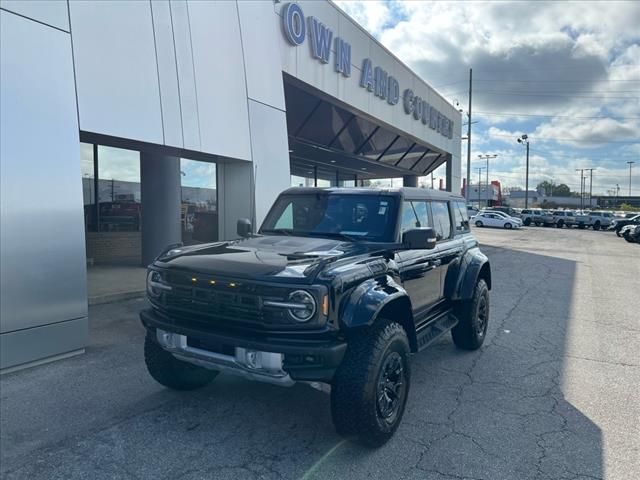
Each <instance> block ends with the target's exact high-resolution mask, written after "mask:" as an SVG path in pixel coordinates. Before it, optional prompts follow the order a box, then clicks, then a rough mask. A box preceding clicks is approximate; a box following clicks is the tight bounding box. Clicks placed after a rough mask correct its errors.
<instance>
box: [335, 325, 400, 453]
mask: <svg viewBox="0 0 640 480" xmlns="http://www.w3.org/2000/svg"><path fill="white" fill-rule="evenodd" d="M409 353H410V348H409V340H408V338H407V334H406V332H405V330H404V328H402V326H401V325H400V324H398V323H397V322H394V321H393V320H389V319H380V320H379V321H378V322H376V323H375V324H374V325H373V326H372V327H371V328H369V329H368V330H366V331H360V332H357V333H355V334H354V335H353V336H351V338H350V339H349V347H348V348H347V352H346V354H345V357H344V359H343V361H342V364H341V365H340V367H339V368H338V370H337V371H336V373H335V375H334V378H333V382H332V387H331V416H332V418H333V424H334V426H335V428H336V431H337V432H338V433H339V434H340V435H342V436H344V437H347V438H351V439H354V440H356V441H358V442H360V443H362V444H364V445H366V446H368V447H380V446H382V445H384V444H385V443H386V442H387V441H388V440H389V439H390V438H391V437H392V436H393V434H394V433H395V431H396V429H397V428H398V425H399V424H400V422H401V420H402V415H403V413H404V409H405V405H406V403H407V398H408V396H409V387H410V379H411V374H410V373H411V372H410V362H409ZM398 360H399V363H400V364H401V366H402V370H401V372H400V374H399V376H400V381H401V382H402V386H401V388H398V389H397V391H396V390H393V391H394V392H396V393H399V395H397V396H396V397H395V398H396V399H397V400H396V402H397V404H396V406H397V411H396V413H395V414H394V415H392V416H391V417H389V421H388V420H386V419H385V418H384V417H383V415H382V412H381V407H380V402H381V400H379V398H380V399H385V398H386V399H389V398H390V396H389V395H388V393H391V392H389V391H388V390H386V389H384V388H383V387H382V386H383V385H384V386H385V387H386V386H387V385H388V384H387V383H384V382H383V383H380V382H381V381H383V380H384V377H385V373H386V370H385V371H383V370H382V369H383V367H387V366H388V362H390V361H396V362H398ZM381 391H382V392H384V395H385V396H384V397H383V396H382V395H379V393H380V392H381Z"/></svg>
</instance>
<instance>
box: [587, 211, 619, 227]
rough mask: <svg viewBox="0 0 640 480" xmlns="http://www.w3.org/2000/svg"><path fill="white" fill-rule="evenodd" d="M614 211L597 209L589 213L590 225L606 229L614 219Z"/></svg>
mask: <svg viewBox="0 0 640 480" xmlns="http://www.w3.org/2000/svg"><path fill="white" fill-rule="evenodd" d="M613 218H614V217H613V213H611V212H602V211H595V212H591V213H589V226H590V227H591V228H593V229H594V230H600V229H601V228H602V229H606V228H607V227H608V226H609V225H611V222H612V221H613Z"/></svg>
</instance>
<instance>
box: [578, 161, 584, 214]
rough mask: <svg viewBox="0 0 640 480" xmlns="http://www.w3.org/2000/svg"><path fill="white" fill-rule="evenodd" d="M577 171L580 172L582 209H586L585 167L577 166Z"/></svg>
mask: <svg viewBox="0 0 640 480" xmlns="http://www.w3.org/2000/svg"><path fill="white" fill-rule="evenodd" d="M576 172H580V210H583V209H584V187H583V185H584V177H583V176H584V168H576Z"/></svg>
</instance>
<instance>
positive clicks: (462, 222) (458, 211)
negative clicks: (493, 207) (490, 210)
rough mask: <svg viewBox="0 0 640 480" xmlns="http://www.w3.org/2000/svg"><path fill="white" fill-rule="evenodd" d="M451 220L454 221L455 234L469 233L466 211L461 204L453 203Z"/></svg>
mask: <svg viewBox="0 0 640 480" xmlns="http://www.w3.org/2000/svg"><path fill="white" fill-rule="evenodd" d="M451 207H452V208H453V218H454V219H455V227H456V233H464V232H468V231H469V216H468V215H467V209H466V208H465V205H464V203H462V202H453V203H452V204H451Z"/></svg>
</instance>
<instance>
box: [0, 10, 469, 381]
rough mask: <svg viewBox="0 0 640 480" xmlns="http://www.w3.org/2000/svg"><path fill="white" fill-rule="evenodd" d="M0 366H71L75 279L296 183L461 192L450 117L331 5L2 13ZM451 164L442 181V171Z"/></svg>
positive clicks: (221, 235) (192, 235)
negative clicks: (422, 186) (379, 183)
mask: <svg viewBox="0 0 640 480" xmlns="http://www.w3.org/2000/svg"><path fill="white" fill-rule="evenodd" d="M0 19H1V26H0V34H1V52H0V62H1V68H0V74H1V82H0V90H1V98H0V109H1V118H0V127H1V138H0V145H1V157H0V160H1V182H2V183H1V209H2V225H1V243H0V248H1V282H2V284H1V292H2V294H1V295H2V298H1V321H0V369H2V370H4V371H7V370H8V369H13V368H16V367H20V366H25V365H30V364H33V363H34V362H41V361H47V360H52V359H56V358H62V357H64V356H68V355H72V354H75V353H79V352H82V351H83V349H84V347H85V346H86V344H87V336H88V333H87V332H88V306H87V305H88V303H87V271H88V270H90V269H92V268H96V267H97V266H100V265H136V266H143V265H146V264H148V263H149V262H151V261H152V260H153V258H154V257H155V256H156V255H157V254H158V253H159V251H160V250H161V249H163V248H164V247H165V246H166V245H169V244H173V243H177V242H185V243H197V242H207V241H216V240H225V239H232V238H235V236H236V221H237V219H239V218H249V219H251V221H252V223H253V225H259V224H260V223H261V221H262V219H263V218H264V216H265V214H266V213H267V210H268V208H269V206H270V204H271V203H272V201H273V200H274V198H275V197H276V195H277V194H278V193H279V192H280V191H282V190H283V189H285V188H287V187H289V186H291V185H319V186H323V185H327V186H329V185H331V186H336V185H337V186H353V185H358V186H359V185H362V184H363V183H364V182H366V181H368V180H371V179H379V178H402V179H403V183H404V184H405V185H410V186H413V185H416V183H417V179H418V177H420V176H424V175H428V174H429V173H431V172H433V171H434V170H435V169H436V168H438V167H442V168H443V169H445V170H446V181H445V188H447V189H449V190H458V189H459V188H460V170H461V169H460V140H461V139H460V131H461V116H460V113H459V112H458V111H457V110H456V109H455V108H454V107H453V106H452V105H451V104H450V103H449V102H447V101H446V100H445V99H444V98H443V97H442V96H440V95H439V94H438V93H437V92H436V91H435V90H434V89H433V88H431V87H430V86H429V85H427V84H426V83H425V82H424V81H423V80H422V79H421V78H420V77H418V76H417V75H416V74H415V73H413V72H412V71H411V70H410V69H409V68H408V67H407V66H405V65H404V64H403V63H402V62H400V61H399V60H398V59H397V58H396V57H395V56H394V55H393V54H392V53H391V52H389V51H388V50H387V49H385V48H384V47H383V46H382V45H381V44H380V43H378V42H377V41H376V40H375V39H374V38H373V37H372V36H371V35H369V34H368V33H367V32H366V31H365V30H364V29H362V28H361V27H360V26H359V25H358V24H357V23H355V22H354V21H353V20H352V19H351V18H349V17H348V16H347V15H346V14H345V13H344V12H342V11H341V10H340V9H339V8H338V7H337V6H335V5H334V4H332V3H330V2H325V1H300V2H297V3H287V2H280V1H255V2H254V1H247V0H242V1H233V0H229V1H190V0H171V1H169V0H151V1H149V0H139V1H117V0H116V1H106V0H105V1H99V2H94V1H80V0H78V1H76V0H74V1H69V2H67V1H66V0H49V1H46V2H45V1H42V2H35V1H34V2H26V1H20V0H0ZM443 166H446V167H443Z"/></svg>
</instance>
